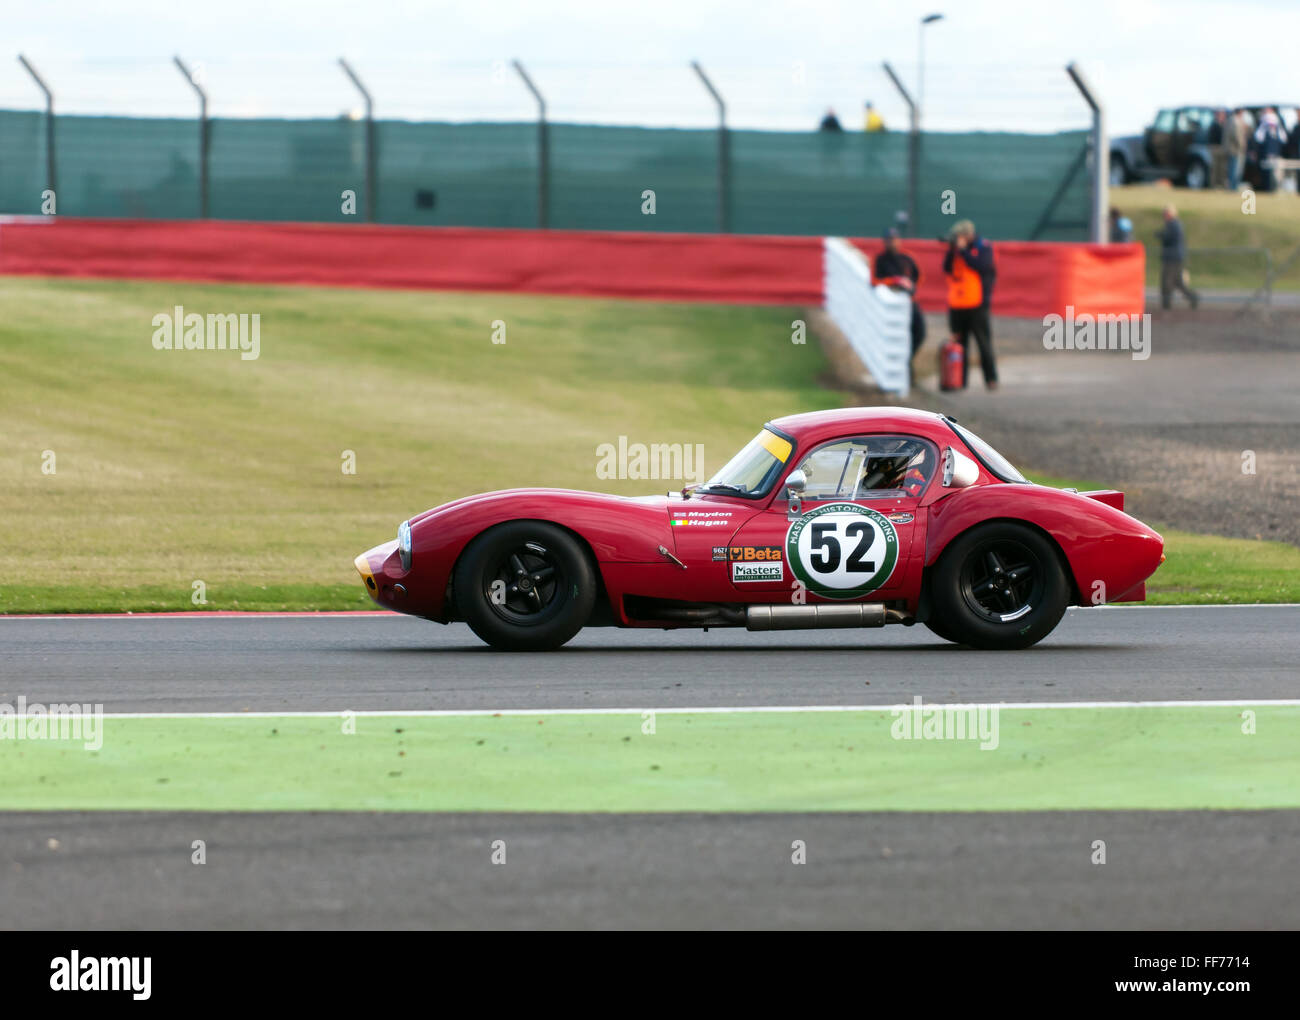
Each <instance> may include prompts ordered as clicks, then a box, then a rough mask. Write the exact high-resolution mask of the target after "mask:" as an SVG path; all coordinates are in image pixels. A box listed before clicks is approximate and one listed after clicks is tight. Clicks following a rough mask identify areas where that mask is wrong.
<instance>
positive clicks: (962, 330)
mask: <svg viewBox="0 0 1300 1020" xmlns="http://www.w3.org/2000/svg"><path fill="white" fill-rule="evenodd" d="M943 272H944V275H945V276H946V277H947V278H948V329H949V330H950V331H951V332H952V338H953V340H954V341H955V342H957V343H959V344H961V352H962V368H961V385H962V389H965V388H966V383H967V373H968V371H969V367H970V338H971V335H972V334H973V335H974V337H975V342H976V343H977V344H979V349H980V368H981V369H983V371H984V385H985V387H986V388H988V389H990V390H996V389H997V388H998V366H997V361H996V360H995V359H994V357H993V332H992V326H991V323H990V317H989V305H990V304H991V303H992V300H993V283H994V280H995V279H996V278H997V269H996V268H995V267H994V264H993V246H992V245H990V244H989V243H988V241H986V240H984V238H982V237H980V236H979V235H978V234H976V233H975V224H974V223H972V222H971V221H970V220H959V221H958V222H957V223H956V224H955V225H954V226H953V228H952V231H951V233H949V235H948V254H947V255H945V256H944V257H943Z"/></svg>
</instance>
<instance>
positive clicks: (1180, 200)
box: [1110, 184, 1300, 291]
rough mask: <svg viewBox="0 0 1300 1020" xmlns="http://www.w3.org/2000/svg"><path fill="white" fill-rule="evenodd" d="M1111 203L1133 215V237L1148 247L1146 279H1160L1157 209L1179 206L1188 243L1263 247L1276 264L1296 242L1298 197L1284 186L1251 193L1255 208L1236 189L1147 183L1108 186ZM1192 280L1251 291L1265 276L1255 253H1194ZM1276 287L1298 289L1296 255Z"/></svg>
mask: <svg viewBox="0 0 1300 1020" xmlns="http://www.w3.org/2000/svg"><path fill="white" fill-rule="evenodd" d="M1110 201H1111V205H1113V206H1116V207H1117V208H1119V209H1120V210H1121V211H1122V212H1123V213H1124V214H1125V215H1127V216H1128V217H1129V218H1130V219H1131V220H1132V221H1133V228H1134V240H1136V241H1139V242H1141V243H1142V244H1144V245H1145V246H1146V249H1147V285H1148V286H1152V287H1155V286H1159V283H1160V244H1159V242H1158V241H1156V239H1155V234H1156V232H1157V231H1158V230H1159V229H1160V227H1161V225H1162V222H1163V220H1162V210H1163V209H1164V207H1165V206H1166V205H1168V204H1170V203H1172V204H1173V205H1174V206H1176V207H1177V208H1178V211H1179V216H1180V218H1181V219H1182V221H1183V228H1184V230H1185V231H1186V232H1187V244H1188V247H1190V248H1237V247H1250V248H1266V249H1268V251H1269V252H1270V253H1271V254H1272V256H1273V260H1274V262H1275V263H1277V264H1278V265H1279V266H1280V264H1281V263H1282V261H1283V260H1284V259H1285V258H1286V257H1287V256H1288V255H1290V254H1291V252H1293V251H1295V249H1296V246H1297V245H1300V197H1297V196H1296V195H1293V194H1291V193H1289V192H1274V193H1272V194H1267V195H1256V196H1255V212H1254V213H1247V212H1243V204H1242V198H1241V192H1240V190H1238V191H1237V192H1235V193H1233V192H1228V191H1208V190H1207V191H1190V190H1188V189H1187V188H1164V187H1156V186H1155V185H1151V184H1130V185H1128V186H1126V187H1123V188H1112V189H1111V192H1110ZM1188 269H1189V270H1190V272H1191V274H1192V286H1194V287H1199V288H1205V289H1207V290H1215V289H1223V290H1248V291H1253V290H1254V289H1255V288H1256V287H1258V286H1260V284H1262V283H1263V280H1264V263H1263V261H1262V259H1261V258H1260V257H1259V256H1258V255H1246V254H1213V255H1212V254H1197V253H1195V252H1193V253H1192V255H1191V258H1190V259H1189V261H1188ZM1274 289H1276V290H1300V259H1298V260H1297V261H1296V263H1295V264H1293V265H1292V266H1291V267H1290V269H1289V270H1287V271H1286V272H1285V273H1284V274H1282V275H1281V276H1280V277H1279V278H1278V279H1277V281H1276V282H1275V283H1274Z"/></svg>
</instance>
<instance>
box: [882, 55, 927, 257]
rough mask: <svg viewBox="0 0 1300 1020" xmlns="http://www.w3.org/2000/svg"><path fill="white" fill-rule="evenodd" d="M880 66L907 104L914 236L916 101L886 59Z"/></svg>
mask: <svg viewBox="0 0 1300 1020" xmlns="http://www.w3.org/2000/svg"><path fill="white" fill-rule="evenodd" d="M881 66H882V67H884V69H885V74H887V75H889V80H890V81H892V82H893V83H894V88H896V89H898V94H899V95H900V96H902V97H903V102H905V103H906V104H907V116H908V120H909V122H910V124H911V127H910V130H909V132H908V137H907V232H908V233H909V234H910V235H911V236H913V237H915V236H916V189H917V177H918V176H919V174H920V167H919V164H920V162H921V130H920V127H921V126H920V124H919V123H918V122H917V110H916V101H915V100H914V99H913V98H912V96H911V94H910V93H909V92H908V91H907V88H906V87H905V86H904V85H903V82H902V79H901V78H899V77H898V75H896V74H895V73H894V69H893V68H892V67H890V66H889V61H887V60H886V61H885V62H884V64H882V65H881Z"/></svg>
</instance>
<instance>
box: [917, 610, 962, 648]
mask: <svg viewBox="0 0 1300 1020" xmlns="http://www.w3.org/2000/svg"><path fill="white" fill-rule="evenodd" d="M925 625H926V627H928V628H929V630H930V633H931V634H934V635H935V636H937V637H941V638H943V639H944V640H945V641H951V642H953V644H958V645H959V644H961V638H959V637H958V636H957V635H956V634H955V633H953V631H951V630H950V629H949V628H948V627H947V626H946V625H945V624H944V622H943V621H942V620H936V619H935V618H934V615H933V614H931V616H930V619H928V620H926V621H925Z"/></svg>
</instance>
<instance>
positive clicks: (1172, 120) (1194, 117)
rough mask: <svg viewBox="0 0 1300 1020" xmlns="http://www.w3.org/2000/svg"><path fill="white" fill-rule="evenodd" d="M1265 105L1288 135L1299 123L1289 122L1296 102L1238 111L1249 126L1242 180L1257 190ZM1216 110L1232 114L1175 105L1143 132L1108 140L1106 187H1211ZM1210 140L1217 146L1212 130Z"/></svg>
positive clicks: (1261, 178)
mask: <svg viewBox="0 0 1300 1020" xmlns="http://www.w3.org/2000/svg"><path fill="white" fill-rule="evenodd" d="M1270 106H1271V107H1272V108H1273V109H1275V110H1276V111H1277V112H1278V114H1279V116H1280V117H1281V118H1282V124H1283V127H1284V128H1285V129H1286V130H1287V132H1288V133H1290V132H1292V131H1295V130H1297V129H1300V124H1297V123H1296V121H1295V119H1294V113H1295V110H1296V107H1297V106H1300V104H1297V103H1254V104H1249V105H1246V106H1243V107H1240V109H1243V110H1245V111H1246V114H1247V122H1248V124H1249V127H1250V139H1248V140H1247V144H1246V163H1245V166H1244V168H1243V171H1242V181H1243V183H1246V184H1249V185H1250V186H1251V187H1253V188H1258V187H1261V186H1262V185H1263V183H1264V176H1265V175H1264V171H1263V168H1262V167H1260V165H1259V154H1258V152H1257V151H1256V146H1255V143H1254V141H1253V139H1254V136H1255V128H1256V126H1257V125H1258V124H1259V120H1260V116H1261V114H1263V112H1264V111H1265V110H1266V109H1268V108H1269V107H1270ZM1220 110H1222V111H1223V112H1224V113H1225V114H1227V115H1231V113H1232V110H1231V109H1229V108H1228V107H1226V106H1178V107H1174V108H1172V109H1168V110H1161V111H1160V112H1159V113H1157V114H1156V119H1155V122H1154V123H1153V124H1152V125H1151V126H1150V127H1149V128H1147V129H1146V130H1145V131H1144V132H1142V134H1140V135H1127V136H1125V137H1122V138H1112V139H1111V140H1110V183H1111V184H1114V185H1119V184H1127V183H1129V181H1150V180H1156V179H1158V178H1161V177H1167V178H1168V179H1169V180H1171V181H1176V182H1178V183H1179V184H1185V185H1186V186H1187V187H1189V188H1204V187H1206V186H1207V185H1209V183H1210V168H1211V167H1212V166H1213V165H1214V161H1213V156H1212V154H1211V144H1210V138H1211V130H1212V129H1213V127H1214V118H1215V115H1216V114H1217V113H1218V112H1219V111H1220ZM1215 141H1216V143H1217V142H1218V138H1217V132H1216V138H1215Z"/></svg>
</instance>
